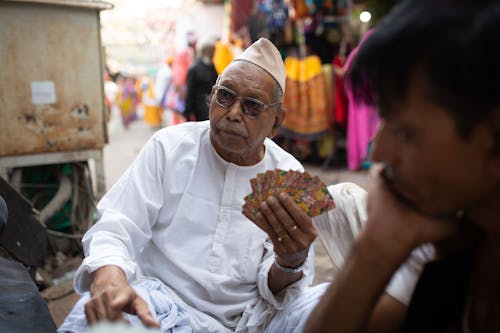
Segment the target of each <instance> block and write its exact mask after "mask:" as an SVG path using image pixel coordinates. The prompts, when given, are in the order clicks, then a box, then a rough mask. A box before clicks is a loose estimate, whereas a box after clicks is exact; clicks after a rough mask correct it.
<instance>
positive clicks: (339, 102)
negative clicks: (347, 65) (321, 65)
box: [333, 55, 347, 129]
mask: <svg viewBox="0 0 500 333" xmlns="http://www.w3.org/2000/svg"><path fill="white" fill-rule="evenodd" d="M333 66H336V67H340V68H343V66H344V64H343V62H342V59H341V58H340V57H339V56H338V55H336V56H335V57H334V58H333ZM334 76H335V88H334V92H335V108H334V114H333V117H334V122H335V125H337V126H339V127H340V128H343V129H345V128H347V95H346V92H345V81H344V76H342V75H337V74H334Z"/></svg>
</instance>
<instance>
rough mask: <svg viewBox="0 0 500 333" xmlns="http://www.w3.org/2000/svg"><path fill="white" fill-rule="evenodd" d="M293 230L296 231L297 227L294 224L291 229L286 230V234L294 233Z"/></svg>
mask: <svg viewBox="0 0 500 333" xmlns="http://www.w3.org/2000/svg"><path fill="white" fill-rule="evenodd" d="M295 230H297V226H296V225H295V224H294V225H293V227H291V228H290V229H288V232H294V231H295Z"/></svg>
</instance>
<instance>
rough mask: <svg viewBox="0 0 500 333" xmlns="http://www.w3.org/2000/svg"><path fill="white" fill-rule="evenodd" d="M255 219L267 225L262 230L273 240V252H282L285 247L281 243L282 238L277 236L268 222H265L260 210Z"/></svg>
mask: <svg viewBox="0 0 500 333" xmlns="http://www.w3.org/2000/svg"><path fill="white" fill-rule="evenodd" d="M257 220H258V221H260V222H259V224H263V225H266V226H267V227H266V230H264V231H265V232H266V233H267V235H268V236H269V238H270V239H271V241H272V242H273V245H274V252H276V253H283V252H285V251H286V248H285V247H284V246H283V244H282V243H283V238H281V237H279V236H278V235H277V234H276V233H275V232H274V230H273V228H272V227H271V225H270V224H269V222H267V220H266V217H265V216H264V215H263V214H262V213H261V212H258V213H257Z"/></svg>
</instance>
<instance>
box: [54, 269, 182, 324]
mask: <svg viewBox="0 0 500 333" xmlns="http://www.w3.org/2000/svg"><path fill="white" fill-rule="evenodd" d="M131 286H132V288H134V290H135V291H136V293H137V294H138V295H139V296H140V297H141V298H142V299H144V301H146V303H147V304H148V307H149V311H151V313H152V314H153V316H154V317H155V319H156V320H157V321H158V322H159V323H160V332H161V333H191V332H192V329H191V325H190V323H189V316H188V312H187V308H186V306H185V305H184V304H182V303H181V302H179V301H176V300H174V299H173V298H172V291H171V290H169V288H168V287H167V286H165V285H164V284H163V283H161V282H160V281H159V280H156V279H153V278H144V279H141V280H138V281H136V282H134V283H132V284H131ZM89 300H90V293H89V292H86V293H84V294H83V295H82V297H81V298H80V300H79V301H78V302H77V303H76V304H75V306H74V307H73V309H72V310H71V312H70V314H69V315H68V316H67V317H66V319H65V320H64V322H63V324H62V325H61V326H60V327H59V329H58V330H57V332H59V333H64V332H74V333H78V332H85V331H86V330H87V329H88V324H87V319H86V317H85V310H84V306H85V303H87V302H88V301H89ZM124 318H125V319H126V320H127V321H128V322H129V323H130V324H131V325H133V326H142V323H141V321H140V319H139V318H138V317H137V316H136V315H131V314H128V313H125V314H124Z"/></svg>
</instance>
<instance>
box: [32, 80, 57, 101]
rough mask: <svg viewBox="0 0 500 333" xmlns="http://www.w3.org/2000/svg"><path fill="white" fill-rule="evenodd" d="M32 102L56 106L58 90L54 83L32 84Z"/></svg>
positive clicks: (38, 82)
mask: <svg viewBox="0 0 500 333" xmlns="http://www.w3.org/2000/svg"><path fill="white" fill-rule="evenodd" d="M31 100H32V102H33V104H55V103H56V88H55V86H54V82H52V81H33V82H31Z"/></svg>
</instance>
